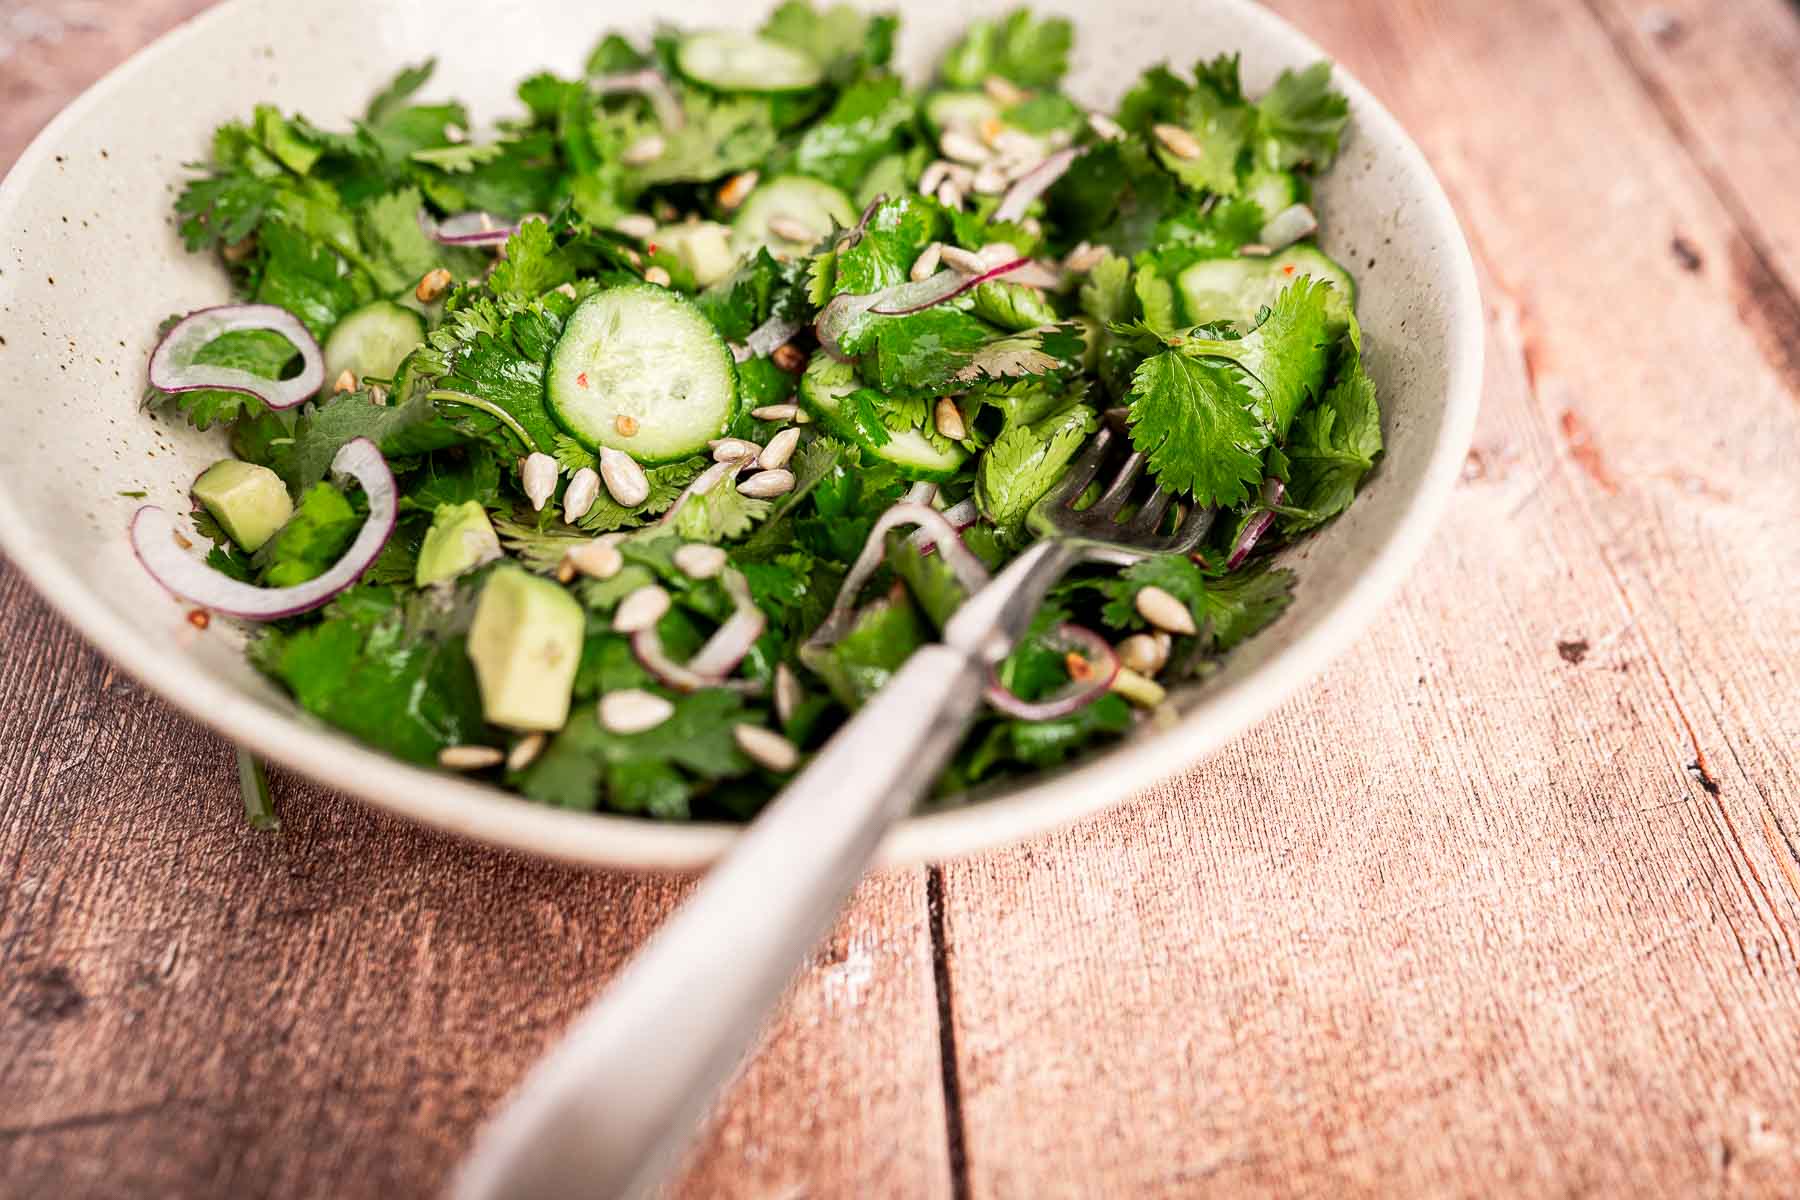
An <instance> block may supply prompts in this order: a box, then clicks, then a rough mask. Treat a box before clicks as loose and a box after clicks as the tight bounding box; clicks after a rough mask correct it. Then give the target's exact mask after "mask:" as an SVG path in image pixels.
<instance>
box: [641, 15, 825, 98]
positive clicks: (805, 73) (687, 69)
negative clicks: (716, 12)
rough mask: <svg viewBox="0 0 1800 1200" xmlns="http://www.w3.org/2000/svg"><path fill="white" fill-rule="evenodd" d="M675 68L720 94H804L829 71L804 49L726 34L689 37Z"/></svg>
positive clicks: (765, 39)
mask: <svg viewBox="0 0 1800 1200" xmlns="http://www.w3.org/2000/svg"><path fill="white" fill-rule="evenodd" d="M675 65H676V66H677V67H679V68H680V69H681V73H682V74H683V75H686V76H687V77H688V78H689V79H692V80H693V81H694V82H695V83H703V84H705V85H706V86H707V87H709V88H717V89H718V90H719V91H721V92H804V91H806V90H808V89H809V88H815V87H818V86H819V83H820V82H821V81H822V80H823V79H824V78H825V68H824V67H822V66H821V65H820V64H819V61H818V60H817V59H816V58H814V57H813V56H812V55H810V54H807V53H806V52H805V51H802V50H796V49H794V48H793V47H792V46H784V45H783V44H781V43H780V42H771V41H770V40H768V39H767V38H761V37H757V36H756V35H755V34H752V33H729V32H725V31H722V30H721V31H715V32H712V33H697V34H694V35H693V36H692V37H689V38H684V39H683V40H682V43H681V46H680V47H679V48H678V49H677V50H676V51H675Z"/></svg>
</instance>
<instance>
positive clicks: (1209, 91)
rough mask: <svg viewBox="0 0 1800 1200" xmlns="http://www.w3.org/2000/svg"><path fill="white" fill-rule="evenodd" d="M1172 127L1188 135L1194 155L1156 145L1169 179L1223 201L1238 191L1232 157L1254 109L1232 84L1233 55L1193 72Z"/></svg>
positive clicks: (1246, 135) (1252, 122) (1243, 144)
mask: <svg viewBox="0 0 1800 1200" xmlns="http://www.w3.org/2000/svg"><path fill="white" fill-rule="evenodd" d="M1177 120H1178V123H1179V124H1180V125H1181V126H1182V127H1183V128H1185V129H1186V130H1187V131H1188V132H1189V133H1190V134H1192V135H1193V138H1194V141H1195V142H1196V143H1198V145H1199V147H1200V153H1199V155H1198V156H1196V157H1193V158H1183V157H1181V156H1180V155H1178V154H1176V153H1174V151H1172V150H1170V149H1169V148H1168V147H1167V146H1165V145H1162V144H1160V143H1159V144H1158V145H1157V147H1156V157H1157V159H1158V160H1159V161H1160V162H1161V163H1162V165H1163V166H1164V167H1166V168H1167V169H1168V170H1169V171H1171V172H1173V173H1174V175H1175V177H1176V178H1178V179H1180V180H1181V182H1182V183H1184V184H1186V185H1187V186H1188V187H1190V188H1193V189H1194V190H1195V191H1205V192H1215V193H1218V194H1219V195H1222V196H1229V195H1232V194H1234V193H1235V192H1236V191H1237V190H1238V169H1237V168H1238V158H1239V156H1240V155H1242V154H1243V152H1244V151H1245V149H1246V148H1248V146H1249V145H1250V138H1251V135H1252V133H1253V132H1254V130H1255V129H1256V110H1255V109H1253V108H1251V107H1250V104H1249V103H1248V102H1247V101H1246V100H1245V99H1244V93H1243V90H1242V88H1241V87H1240V85H1239V83H1238V56H1237V55H1235V54H1231V55H1221V56H1219V57H1218V58H1217V59H1214V60H1213V61H1212V62H1210V63H1203V64H1201V65H1199V66H1197V67H1195V68H1194V86H1193V87H1192V88H1190V89H1187V96H1186V98H1185V100H1184V101H1183V102H1182V104H1181V107H1180V110H1179V116H1178V118H1177Z"/></svg>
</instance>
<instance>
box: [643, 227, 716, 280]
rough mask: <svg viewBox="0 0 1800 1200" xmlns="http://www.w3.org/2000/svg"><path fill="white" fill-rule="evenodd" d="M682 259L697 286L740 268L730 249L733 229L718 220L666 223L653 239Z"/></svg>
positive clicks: (682, 263)
mask: <svg viewBox="0 0 1800 1200" xmlns="http://www.w3.org/2000/svg"><path fill="white" fill-rule="evenodd" d="M650 240H651V241H652V242H654V243H655V244H657V245H658V246H666V247H668V249H669V252H670V253H672V254H673V255H674V256H675V257H676V258H678V259H680V260H681V265H682V266H684V267H686V268H687V270H688V274H690V275H692V276H693V277H694V283H695V285H696V286H698V287H703V288H704V287H709V286H711V285H712V284H715V283H717V282H718V281H719V280H721V279H723V278H725V277H726V276H727V275H729V274H731V272H732V271H733V270H735V269H736V268H737V256H736V255H734V254H733V253H732V252H731V230H730V229H729V228H727V227H726V226H724V225H720V224H718V223H717V222H715V221H694V222H691V223H689V224H684V225H664V226H663V227H662V228H661V229H658V230H657V231H656V233H655V234H654V235H653V236H652V237H651V239H650Z"/></svg>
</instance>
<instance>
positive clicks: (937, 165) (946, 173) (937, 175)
mask: <svg viewBox="0 0 1800 1200" xmlns="http://www.w3.org/2000/svg"><path fill="white" fill-rule="evenodd" d="M948 178H950V164H949V163H948V162H946V161H945V160H943V159H941V158H940V159H937V160H935V161H934V162H932V163H931V165H930V166H928V167H926V168H925V171H924V173H923V174H921V175H920V176H919V195H921V196H929V195H931V194H932V193H934V192H936V191H937V190H938V187H939V185H941V184H942V183H943V182H944V180H946V179H948Z"/></svg>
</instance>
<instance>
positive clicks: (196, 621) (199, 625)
mask: <svg viewBox="0 0 1800 1200" xmlns="http://www.w3.org/2000/svg"><path fill="white" fill-rule="evenodd" d="M188 624H189V625H192V626H193V627H194V628H195V629H205V628H206V627H207V626H208V625H211V624H212V614H211V613H209V612H207V611H206V610H205V609H204V608H196V609H195V610H194V611H193V612H190V613H189V614H188Z"/></svg>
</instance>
